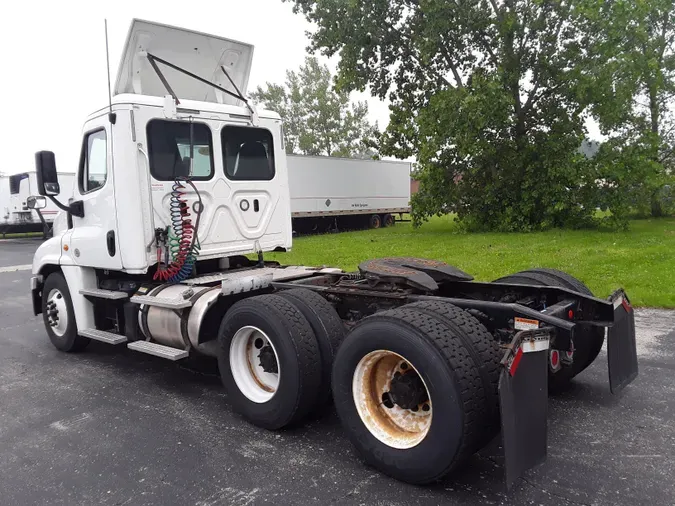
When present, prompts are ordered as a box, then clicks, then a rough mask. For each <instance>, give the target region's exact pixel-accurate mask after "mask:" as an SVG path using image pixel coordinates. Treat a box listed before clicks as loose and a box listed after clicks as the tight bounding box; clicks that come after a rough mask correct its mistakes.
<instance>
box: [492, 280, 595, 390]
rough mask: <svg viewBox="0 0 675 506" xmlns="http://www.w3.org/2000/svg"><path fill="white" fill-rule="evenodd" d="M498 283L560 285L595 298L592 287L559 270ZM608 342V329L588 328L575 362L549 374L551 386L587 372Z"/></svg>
mask: <svg viewBox="0 0 675 506" xmlns="http://www.w3.org/2000/svg"><path fill="white" fill-rule="evenodd" d="M495 282H496V283H526V284H532V285H541V286H559V287H562V288H568V289H570V290H574V291H576V292H579V293H583V294H585V295H591V296H592V295H593V292H591V291H590V290H589V288H588V287H587V286H586V285H585V284H584V283H582V282H581V281H579V280H578V279H577V278H575V277H574V276H572V275H570V274H567V273H566V272H563V271H559V270H557V269H529V270H526V271H521V272H517V273H515V274H511V275H509V276H505V277H503V278H499V279H496V280H495ZM604 341H605V329H604V328H602V327H593V326H589V327H585V328H582V329H581V331H580V332H579V337H578V338H577V339H576V340H575V343H574V345H575V350H574V362H573V364H572V366H570V367H564V366H563V368H562V369H561V370H560V371H558V372H557V373H550V374H549V387H551V389H553V390H555V389H558V388H561V387H564V386H565V385H566V384H567V383H568V382H569V381H570V380H571V379H572V378H573V377H574V376H576V375H577V374H579V373H580V372H581V371H583V370H584V369H586V368H587V367H588V366H589V365H591V363H592V362H593V361H594V360H595V359H596V357H597V356H598V353H600V350H601V349H602V344H603V343H604Z"/></svg>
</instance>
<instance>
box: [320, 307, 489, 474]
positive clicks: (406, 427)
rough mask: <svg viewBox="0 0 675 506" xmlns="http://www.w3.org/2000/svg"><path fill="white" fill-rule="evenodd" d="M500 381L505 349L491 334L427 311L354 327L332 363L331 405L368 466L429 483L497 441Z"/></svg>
mask: <svg viewBox="0 0 675 506" xmlns="http://www.w3.org/2000/svg"><path fill="white" fill-rule="evenodd" d="M418 378H419V379H418ZM498 379H499V349H498V347H497V345H496V343H495V342H494V339H493V337H492V336H491V335H490V333H489V332H488V331H487V329H485V327H483V326H482V325H481V324H480V323H479V322H478V321H477V320H476V319H475V318H473V317H472V316H471V315H469V314H468V313H466V312H465V311H463V310H461V309H459V308H457V307H455V306H452V305H451V304H448V303H443V302H433V303H427V302H422V303H415V304H409V305H406V306H402V307H400V308H398V309H393V310H390V311H385V312H382V313H377V314H376V315H374V316H371V317H368V318H366V319H364V320H362V321H361V322H360V323H359V324H357V325H356V326H355V327H354V329H353V330H352V331H351V332H350V333H349V335H348V336H347V337H346V338H345V341H344V342H343V344H342V346H341V347H340V350H339V351H338V354H337V357H336V359H335V362H334V366H333V397H334V399H335V406H336V409H337V412H338V415H339V417H340V420H341V422H342V425H343V427H344V428H345V431H346V433H347V435H348V437H349V439H350V440H351V442H352V443H353V444H354V446H355V447H356V448H357V450H358V451H359V452H360V453H361V455H362V456H363V457H364V459H365V460H366V461H367V463H368V464H370V465H371V466H373V467H375V468H377V469H379V470H380V471H382V472H384V473H386V474H388V475H389V476H392V477H394V478H396V479H399V480H402V481H406V482H409V483H414V484H424V483H429V482H432V481H436V480H438V479H440V478H442V477H443V476H445V475H446V474H447V473H449V472H451V471H452V470H453V469H455V468H456V467H457V466H458V465H460V464H461V463H462V462H464V461H465V460H466V459H467V458H468V457H469V456H470V455H472V454H473V453H474V452H475V451H477V450H478V449H479V448H481V447H482V446H484V445H485V444H486V443H487V442H489V441H490V440H491V439H492V438H493V437H494V436H495V435H496V434H497V432H498V430H499V409H498V396H497V384H498ZM414 387H416V390H415V391H414V392H412V395H411V391H412V390H413V389H414ZM418 401H419V403H418Z"/></svg>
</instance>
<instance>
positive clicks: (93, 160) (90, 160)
mask: <svg viewBox="0 0 675 506" xmlns="http://www.w3.org/2000/svg"><path fill="white" fill-rule="evenodd" d="M107 178H108V140H107V138H106V134H105V130H96V131H95V132H90V133H88V134H87V135H85V137H84V143H83V145H82V156H81V157H80V177H79V185H80V193H89V192H93V191H95V190H97V189H99V188H101V187H102V186H103V185H105V182H106V179H107Z"/></svg>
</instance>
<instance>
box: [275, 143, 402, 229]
mask: <svg viewBox="0 0 675 506" xmlns="http://www.w3.org/2000/svg"><path fill="white" fill-rule="evenodd" d="M286 163H287V166H288V184H289V187H290V192H291V217H292V218H293V230H294V231H295V232H299V233H307V232H325V231H327V230H341V229H357V228H380V227H389V226H392V225H394V223H395V220H396V216H398V217H399V219H400V218H401V216H402V215H403V214H404V213H409V212H410V169H411V166H410V165H411V164H410V163H409V162H400V161H392V160H359V159H352V158H335V157H328V156H299V155H287V156H286Z"/></svg>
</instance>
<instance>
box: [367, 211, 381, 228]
mask: <svg viewBox="0 0 675 506" xmlns="http://www.w3.org/2000/svg"><path fill="white" fill-rule="evenodd" d="M368 226H370V228H380V227H381V226H382V218H380V215H379V214H371V215H370V218H369V220H368Z"/></svg>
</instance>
